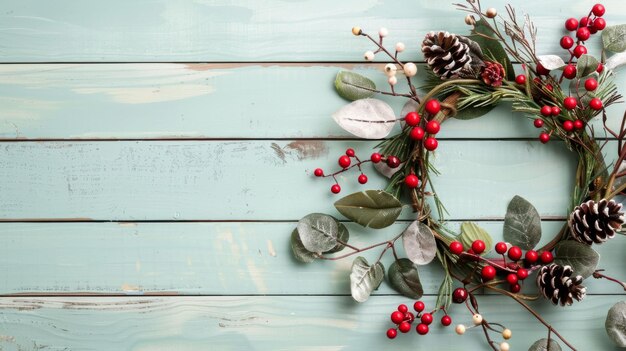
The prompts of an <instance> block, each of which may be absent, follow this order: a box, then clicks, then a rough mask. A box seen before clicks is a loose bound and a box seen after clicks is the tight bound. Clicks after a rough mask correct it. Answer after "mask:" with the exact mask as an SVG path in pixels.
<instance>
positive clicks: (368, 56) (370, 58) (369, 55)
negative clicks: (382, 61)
mask: <svg viewBox="0 0 626 351" xmlns="http://www.w3.org/2000/svg"><path fill="white" fill-rule="evenodd" d="M363 57H365V60H367V61H374V53H373V52H371V51H366V52H365V53H364V54H363Z"/></svg>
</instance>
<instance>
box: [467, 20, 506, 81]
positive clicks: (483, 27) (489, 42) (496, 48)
mask: <svg viewBox="0 0 626 351" xmlns="http://www.w3.org/2000/svg"><path fill="white" fill-rule="evenodd" d="M468 38H470V39H471V40H473V41H475V42H476V43H478V45H479V46H480V48H481V50H482V52H483V54H484V55H485V56H486V58H489V59H493V60H496V61H497V62H499V63H500V64H501V65H502V66H503V67H504V70H505V71H506V77H507V79H508V80H515V70H514V69H513V64H511V60H509V56H508V55H507V54H506V51H505V50H504V48H503V47H502V44H501V43H500V41H499V40H498V39H497V38H496V36H495V35H494V33H493V31H492V30H491V29H490V28H489V26H488V23H487V21H485V20H484V19H481V20H480V21H478V22H476V24H475V25H474V29H473V30H472V35H470V36H468Z"/></svg>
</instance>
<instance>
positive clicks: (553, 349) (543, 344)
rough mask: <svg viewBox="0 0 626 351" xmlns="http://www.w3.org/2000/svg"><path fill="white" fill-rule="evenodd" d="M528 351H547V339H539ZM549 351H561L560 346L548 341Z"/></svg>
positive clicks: (552, 340)
mask: <svg viewBox="0 0 626 351" xmlns="http://www.w3.org/2000/svg"><path fill="white" fill-rule="evenodd" d="M528 351H548V339H546V338H544V339H539V340H537V341H535V343H534V344H532V345H531V346H530V348H529V349H528ZM550 351H562V349H561V345H559V343H558V342H556V341H554V339H550Z"/></svg>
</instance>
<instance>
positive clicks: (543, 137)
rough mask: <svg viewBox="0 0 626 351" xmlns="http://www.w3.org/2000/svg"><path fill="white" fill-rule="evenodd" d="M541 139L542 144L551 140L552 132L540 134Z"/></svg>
mask: <svg viewBox="0 0 626 351" xmlns="http://www.w3.org/2000/svg"><path fill="white" fill-rule="evenodd" d="M539 141H541V143H542V144H546V143H547V142H548V141H550V134H548V133H541V134H539Z"/></svg>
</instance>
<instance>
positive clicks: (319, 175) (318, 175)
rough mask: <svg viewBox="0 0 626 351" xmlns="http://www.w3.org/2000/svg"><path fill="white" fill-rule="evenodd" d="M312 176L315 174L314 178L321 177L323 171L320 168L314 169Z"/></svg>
mask: <svg viewBox="0 0 626 351" xmlns="http://www.w3.org/2000/svg"><path fill="white" fill-rule="evenodd" d="M313 174H315V176H316V177H323V176H324V171H323V170H322V169H321V168H316V169H315V171H313Z"/></svg>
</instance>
